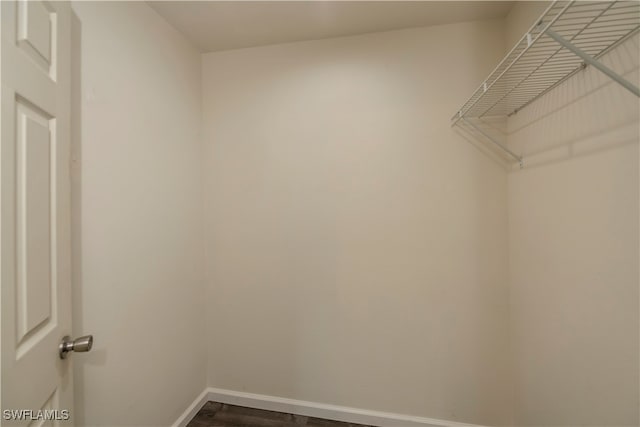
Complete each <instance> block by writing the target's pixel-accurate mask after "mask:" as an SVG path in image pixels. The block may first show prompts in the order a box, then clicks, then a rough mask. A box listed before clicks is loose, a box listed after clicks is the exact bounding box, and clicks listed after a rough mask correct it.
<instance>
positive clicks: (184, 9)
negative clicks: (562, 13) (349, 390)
mask: <svg viewBox="0 0 640 427" xmlns="http://www.w3.org/2000/svg"><path fill="white" fill-rule="evenodd" d="M148 3H149V4H150V5H151V7H153V8H154V9H155V10H156V11H157V12H158V13H159V14H160V15H162V16H163V17H164V18H165V19H166V20H167V21H169V23H171V24H172V25H173V26H174V27H175V28H177V29H178V30H179V31H180V32H182V33H183V34H184V35H185V36H186V37H187V38H188V39H189V40H190V41H191V42H192V43H193V44H194V45H195V46H197V47H198V48H199V49H200V50H201V51H202V52H213V51H218V50H227V49H238V48H244V47H251V46H262V45H268V44H276V43H287V42H294V41H301V40H316V39H323V38H329V37H340V36H349V35H355V34H364V33H371V32H376V31H389V30H397V29H401V28H410V27H421V26H426V25H440V24H450V23H455V22H462V21H473V20H482V19H491V18H503V17H505V16H506V14H507V13H508V12H509V10H510V9H511V6H512V5H513V2H512V1H148Z"/></svg>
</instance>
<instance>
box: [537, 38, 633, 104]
mask: <svg viewBox="0 0 640 427" xmlns="http://www.w3.org/2000/svg"><path fill="white" fill-rule="evenodd" d="M544 32H545V34H546V35H548V36H549V37H551V38H552V39H553V40H555V41H556V42H558V43H559V44H560V45H562V46H563V47H564V48H566V49H568V50H570V51H571V52H573V53H574V54H576V55H577V56H579V57H580V58H582V59H583V60H584V62H585V63H587V64H589V65H593V67H595V68H597V69H598V70H600V71H602V72H603V73H604V74H606V75H607V76H609V77H610V78H611V79H613V80H614V81H616V82H617V83H619V84H620V85H622V86H623V87H624V88H625V89H627V90H628V91H630V92H631V93H633V94H635V95H636V96H637V97H640V89H638V87H637V86H636V85H634V84H633V83H631V82H630V81H629V80H626V79H625V78H624V77H622V76H621V75H620V74H618V73H616V72H615V71H613V70H612V69H610V68H609V67H607V66H605V65H603V64H602V63H601V62H600V61H598V60H597V59H595V58H593V57H592V56H591V55H589V54H587V53H586V52H584V51H582V50H581V49H579V48H578V47H577V46H575V45H574V44H572V43H571V42H569V41H568V40H566V39H564V38H563V37H562V36H560V35H559V34H558V33H556V32H555V31H553V30H551V29H549V28H547V29H546V30H545V31H544Z"/></svg>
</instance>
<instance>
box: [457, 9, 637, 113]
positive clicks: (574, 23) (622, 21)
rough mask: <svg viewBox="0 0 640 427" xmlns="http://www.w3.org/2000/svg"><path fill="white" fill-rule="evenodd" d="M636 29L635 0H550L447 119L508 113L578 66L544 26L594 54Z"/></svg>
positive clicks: (575, 58) (580, 61)
mask: <svg viewBox="0 0 640 427" xmlns="http://www.w3.org/2000/svg"><path fill="white" fill-rule="evenodd" d="M639 29H640V2H638V1H607V2H586V1H555V2H554V3H552V4H551V5H550V6H549V7H548V8H547V10H546V11H545V12H544V13H543V15H542V16H541V17H540V18H539V19H538V20H537V21H536V22H535V24H534V25H533V26H532V27H531V29H530V30H529V32H528V33H526V34H525V35H524V36H523V37H522V39H520V41H519V42H518V43H517V44H516V46H515V47H514V48H513V49H512V50H511V51H510V52H509V53H508V54H507V56H506V57H505V58H504V59H503V60H502V62H500V64H499V65H498V66H497V67H496V68H495V70H494V71H493V72H492V73H491V74H490V75H489V77H488V78H487V79H486V80H485V81H484V82H483V83H482V84H481V85H480V87H479V88H478V89H477V90H476V91H475V92H474V93H473V95H472V96H471V98H469V100H468V101H467V102H466V103H465V104H464V105H463V106H462V108H460V110H459V111H458V112H457V113H456V114H455V115H454V116H453V117H452V119H451V120H452V122H453V124H457V123H458V121H459V120H460V119H464V118H488V117H496V116H510V115H511V114H513V113H515V112H517V111H518V110H520V109H522V108H523V107H525V106H527V105H528V104H530V103H531V102H533V101H534V100H535V99H537V98H539V97H540V96H542V95H543V94H544V93H546V92H547V91H548V90H550V89H551V88H553V87H554V86H556V85H558V84H559V83H560V82H562V81H564V80H565V79H566V78H568V77H570V76H571V75H573V74H574V73H575V72H576V71H578V70H580V69H582V68H583V67H584V62H583V59H582V58H580V57H579V56H576V54H575V53H573V52H572V51H570V50H567V49H565V48H564V47H563V46H562V45H561V44H559V43H558V42H557V41H556V40H554V39H553V38H552V37H550V36H549V34H548V33H546V31H547V30H550V31H552V32H553V33H556V34H557V35H559V36H561V37H562V38H564V39H565V40H567V41H569V42H570V43H571V44H573V45H574V46H575V47H577V48H579V49H580V50H582V51H583V52H584V53H586V54H587V55H589V56H591V57H593V58H596V59H597V58H598V57H600V56H602V55H603V54H604V53H606V52H607V51H609V50H610V49H612V48H613V47H615V46H616V45H618V44H619V43H621V42H622V41H624V40H625V39H627V38H628V37H629V36H631V35H632V34H634V33H635V32H636V31H638V30H639Z"/></svg>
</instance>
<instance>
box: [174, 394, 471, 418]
mask: <svg viewBox="0 0 640 427" xmlns="http://www.w3.org/2000/svg"><path fill="white" fill-rule="evenodd" d="M203 399H204V401H203ZM206 401H213V402H220V403H227V404H230V405H238V406H246V407H249V408H256V409H264V410H268V411H278V412H285V413H289V414H296V415H305V416H308V417H317V418H326V419H329V420H336V421H344V422H349V423H357V424H368V425H374V426H380V427H414V426H419V427H482V426H479V425H477V424H465V423H460V422H456V421H446V420H438V419H435V418H423V417H415V416H411V415H402V414H394V413H391V412H380V411H369V410H366V409H357V408H349V407H346V406H337V405H328V404H325V403H316V402H306V401H304V400H295V399H287V398H284V397H276V396H267V395H264V394H253V393H244V392H241V391H233V390H224V389H219V388H213V387H210V388H207V389H206V390H205V391H204V392H203V393H202V394H201V395H200V396H199V397H198V398H197V399H196V400H195V401H194V402H193V404H192V405H191V406H190V407H189V409H187V411H185V414H184V415H183V416H182V417H181V418H180V420H178V421H177V422H176V424H174V427H184V426H185V425H186V424H187V423H188V422H189V420H190V419H191V418H192V417H193V416H194V415H195V414H196V413H197V412H198V410H199V409H200V408H201V407H202V405H204V404H205V403H206ZM192 412H193V414H192V415H190V416H189V415H187V414H191V413H192ZM185 418H186V421H185V422H184V424H181V423H180V422H181V420H184V419H185Z"/></svg>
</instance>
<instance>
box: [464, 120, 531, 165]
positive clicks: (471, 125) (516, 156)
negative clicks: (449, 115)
mask: <svg viewBox="0 0 640 427" xmlns="http://www.w3.org/2000/svg"><path fill="white" fill-rule="evenodd" d="M461 119H462V121H463V123H465V124H467V125H469V126H470V127H472V128H473V129H475V131H476V132H478V133H479V134H481V135H482V136H484V137H485V138H487V140H489V141H490V142H492V143H493V144H495V145H496V146H498V148H500V149H501V150H502V151H504V152H505V153H506V154H507V155H508V156H509V157H511V158H513V159H514V160H517V161H518V163H519V164H520V169H522V168H523V167H524V164H523V160H522V156H518V155H517V154H516V153H514V152H513V151H511V150H509V149H508V148H507V147H505V146H504V145H503V144H501V143H500V142H498V141H496V140H495V138H493V137H492V136H491V135H489V134H488V133H487V132H485V131H484V130H482V129H481V128H480V127H478V126H476V125H475V124H473V123H472V122H470V121H469V120H467V119H465V118H464V117H461Z"/></svg>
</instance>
